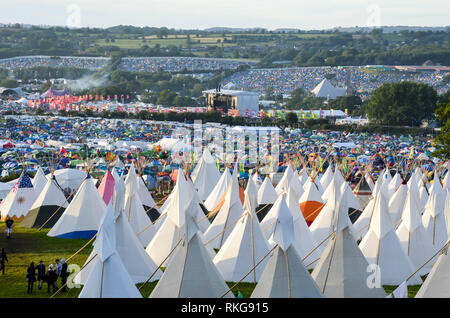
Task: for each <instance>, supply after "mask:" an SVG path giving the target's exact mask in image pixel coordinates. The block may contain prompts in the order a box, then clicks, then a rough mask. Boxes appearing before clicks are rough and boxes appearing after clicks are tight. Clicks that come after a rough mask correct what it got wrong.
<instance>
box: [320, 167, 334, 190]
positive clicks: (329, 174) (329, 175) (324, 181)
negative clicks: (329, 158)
mask: <svg viewBox="0 0 450 318" xmlns="http://www.w3.org/2000/svg"><path fill="white" fill-rule="evenodd" d="M333 176H334V173H333V169H332V168H331V165H329V166H328V168H327V170H326V171H325V173H324V174H323V176H322V178H320V184H321V185H322V188H324V189H327V187H328V185H329V184H330V182H331V180H332V179H333ZM325 191H326V190H325Z"/></svg>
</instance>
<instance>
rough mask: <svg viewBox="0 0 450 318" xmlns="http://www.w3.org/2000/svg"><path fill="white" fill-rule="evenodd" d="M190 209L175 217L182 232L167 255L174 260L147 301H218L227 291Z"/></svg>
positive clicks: (171, 260)
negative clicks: (182, 229) (152, 299)
mask: <svg viewBox="0 0 450 318" xmlns="http://www.w3.org/2000/svg"><path fill="white" fill-rule="evenodd" d="M181 174H182V173H181ZM191 207H195V208H196V204H195V203H193V204H191ZM190 209H191V208H188V210H187V211H186V212H185V217H184V218H180V217H176V219H177V220H178V221H179V223H178V224H177V225H178V226H180V227H183V228H184V229H185V231H184V234H183V236H182V237H181V238H180V240H179V241H178V243H177V245H176V246H174V248H172V250H171V251H169V253H170V252H172V253H173V257H172V258H171V259H170V261H169V262H168V265H167V268H166V269H165V271H164V273H163V275H162V277H161V279H160V280H159V281H158V284H157V285H156V286H155V288H154V289H153V291H152V293H151V294H150V298H211V297H214V298H217V297H220V296H222V295H223V294H225V293H226V292H227V291H228V290H229V289H228V286H227V284H226V283H225V280H224V279H223V277H222V275H221V274H220V272H219V271H218V270H217V268H216V267H215V266H214V264H213V262H212V260H211V257H210V254H209V253H208V251H207V250H206V248H205V246H204V243H203V240H202V239H201V237H200V236H199V233H200V232H199V230H198V227H197V221H196V216H195V212H194V213H191V211H190ZM224 297H227V298H228V297H230V298H231V297H233V294H230V293H228V294H226V295H225V296H224Z"/></svg>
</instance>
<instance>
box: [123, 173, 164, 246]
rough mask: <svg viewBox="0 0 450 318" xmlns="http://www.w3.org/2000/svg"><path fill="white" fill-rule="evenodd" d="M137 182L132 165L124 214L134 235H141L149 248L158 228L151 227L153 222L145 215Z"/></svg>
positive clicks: (127, 184) (140, 237)
mask: <svg viewBox="0 0 450 318" xmlns="http://www.w3.org/2000/svg"><path fill="white" fill-rule="evenodd" d="M137 180H138V179H137V175H136V171H135V168H134V165H133V164H132V165H131V166H130V169H129V171H128V174H127V177H126V179H125V188H126V191H125V202H124V213H125V216H126V218H127V220H128V222H130V224H131V227H132V228H133V231H134V233H135V234H136V235H138V234H139V235H138V238H139V241H140V242H141V244H142V246H147V244H148V243H149V242H150V241H151V239H152V238H153V236H154V235H155V233H156V230H157V227H156V226H150V224H151V223H152V222H151V220H150V218H149V217H148V216H147V214H146V213H145V209H144V206H143V204H142V201H141V199H140V196H139V192H138V189H139V185H138V181H137ZM144 229H145V231H144Z"/></svg>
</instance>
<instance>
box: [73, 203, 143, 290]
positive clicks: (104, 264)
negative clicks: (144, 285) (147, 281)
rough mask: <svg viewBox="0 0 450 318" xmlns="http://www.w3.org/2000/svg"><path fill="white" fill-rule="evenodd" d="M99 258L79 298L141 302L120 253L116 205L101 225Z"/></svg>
mask: <svg viewBox="0 0 450 318" xmlns="http://www.w3.org/2000/svg"><path fill="white" fill-rule="evenodd" d="M94 251H95V255H94V256H93V257H92V259H91V263H93V265H92V268H91V271H90V273H89V276H88V278H87V280H86V283H85V284H84V286H83V289H82V290H81V293H80V295H79V296H78V297H79V298H141V297H142V295H141V293H140V292H139V290H138V289H137V288H136V285H135V284H134V282H133V281H132V279H131V277H130V275H129V274H128V272H127V270H126V268H125V266H124V265H123V263H122V260H121V259H120V257H119V255H118V254H117V251H116V233H115V227H114V212H113V207H112V204H109V205H108V209H107V210H106V212H105V215H104V217H103V219H102V221H101V224H100V226H99V230H98V236H97V239H96V242H95V244H94Z"/></svg>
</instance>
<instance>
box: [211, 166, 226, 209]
mask: <svg viewBox="0 0 450 318" xmlns="http://www.w3.org/2000/svg"><path fill="white" fill-rule="evenodd" d="M230 180H231V174H230V169H229V168H228V167H226V168H225V170H224V171H223V173H222V176H221V177H220V179H219V181H218V182H217V184H216V186H215V187H214V189H213V190H212V191H211V194H210V195H209V196H208V198H207V199H206V201H205V207H206V208H207V209H208V211H212V210H213V209H214V208H215V207H216V206H217V204H218V203H219V201H220V199H221V198H222V196H223V194H224V193H225V191H226V190H227V188H228V185H229V184H230Z"/></svg>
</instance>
